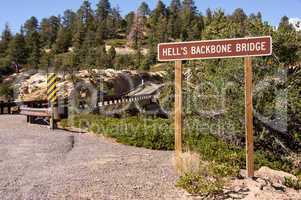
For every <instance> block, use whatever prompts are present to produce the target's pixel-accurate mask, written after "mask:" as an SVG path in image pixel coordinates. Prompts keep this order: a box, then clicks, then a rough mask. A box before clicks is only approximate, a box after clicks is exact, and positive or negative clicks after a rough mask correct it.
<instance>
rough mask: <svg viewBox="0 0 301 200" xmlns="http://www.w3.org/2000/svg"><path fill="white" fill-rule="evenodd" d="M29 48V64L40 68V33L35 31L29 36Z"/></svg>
mask: <svg viewBox="0 0 301 200" xmlns="http://www.w3.org/2000/svg"><path fill="white" fill-rule="evenodd" d="M27 48H28V49H29V57H28V64H30V65H31V66H32V67H34V68H38V66H39V63H40V62H39V61H40V56H41V42H40V34H39V33H38V32H37V31H35V32H32V33H31V34H30V35H29V36H27Z"/></svg>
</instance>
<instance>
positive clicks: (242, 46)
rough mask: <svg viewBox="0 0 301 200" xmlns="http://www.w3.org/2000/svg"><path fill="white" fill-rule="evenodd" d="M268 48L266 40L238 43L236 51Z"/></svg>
mask: <svg viewBox="0 0 301 200" xmlns="http://www.w3.org/2000/svg"><path fill="white" fill-rule="evenodd" d="M266 48H267V44H266V42H256V43H242V44H236V52H254V51H265V50H266Z"/></svg>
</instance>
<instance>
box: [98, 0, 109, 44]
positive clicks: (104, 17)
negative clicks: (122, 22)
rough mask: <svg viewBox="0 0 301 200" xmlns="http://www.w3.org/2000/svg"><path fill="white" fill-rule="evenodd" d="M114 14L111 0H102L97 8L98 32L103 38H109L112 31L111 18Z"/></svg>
mask: <svg viewBox="0 0 301 200" xmlns="http://www.w3.org/2000/svg"><path fill="white" fill-rule="evenodd" d="M111 15H112V8H111V4H110V2H109V0H100V1H99V3H98V4H97V8H96V21H97V34H101V35H100V36H97V37H101V38H102V39H108V38H109V37H110V35H111V34H112V33H110V28H112V27H109V26H110V25H109V23H110V22H109V18H110V17H111Z"/></svg>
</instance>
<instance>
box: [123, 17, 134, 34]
mask: <svg viewBox="0 0 301 200" xmlns="http://www.w3.org/2000/svg"><path fill="white" fill-rule="evenodd" d="M135 16H136V14H135V12H130V13H129V14H127V15H126V16H125V21H126V35H129V33H130V32H131V29H132V25H133V23H134V20H135Z"/></svg>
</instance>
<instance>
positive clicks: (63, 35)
mask: <svg viewBox="0 0 301 200" xmlns="http://www.w3.org/2000/svg"><path fill="white" fill-rule="evenodd" d="M71 44H72V35H71V33H70V32H69V31H68V30H67V28H64V27H63V26H61V27H60V29H59V31H58V33H57V37H56V41H55V44H54V48H53V49H54V51H55V53H57V54H58V53H64V52H67V51H68V49H69V47H71Z"/></svg>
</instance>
